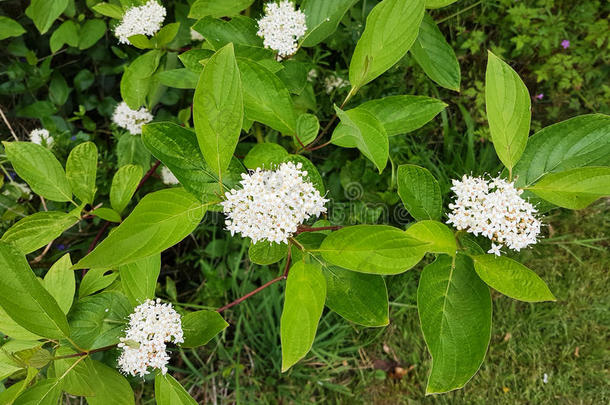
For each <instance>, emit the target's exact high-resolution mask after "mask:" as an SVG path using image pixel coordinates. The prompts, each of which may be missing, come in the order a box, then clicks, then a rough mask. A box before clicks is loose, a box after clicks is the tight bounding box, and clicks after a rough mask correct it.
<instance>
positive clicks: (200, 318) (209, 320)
mask: <svg viewBox="0 0 610 405" xmlns="http://www.w3.org/2000/svg"><path fill="white" fill-rule="evenodd" d="M227 326H229V324H228V323H227V322H226V321H225V320H224V319H222V316H220V314H219V313H218V312H216V311H207V310H201V311H195V312H189V313H188V314H186V315H184V316H183V317H182V331H183V332H184V343H182V345H181V346H182V347H198V346H202V345H204V344H206V343H208V342H209V341H210V340H212V338H213V337H214V336H216V335H218V334H219V333H220V332H222V331H223V330H224V329H225V328H226V327H227Z"/></svg>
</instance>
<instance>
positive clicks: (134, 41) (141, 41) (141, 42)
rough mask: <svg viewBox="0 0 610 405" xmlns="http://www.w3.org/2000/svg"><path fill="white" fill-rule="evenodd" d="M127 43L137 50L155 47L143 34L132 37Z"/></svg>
mask: <svg viewBox="0 0 610 405" xmlns="http://www.w3.org/2000/svg"><path fill="white" fill-rule="evenodd" d="M127 39H128V40H129V43H130V44H131V45H133V46H135V47H136V48H138V49H152V48H154V47H155V43H154V41H153V40H152V39H151V38H148V37H147V36H146V35H144V34H136V35H132V36H130V37H129V38H127Z"/></svg>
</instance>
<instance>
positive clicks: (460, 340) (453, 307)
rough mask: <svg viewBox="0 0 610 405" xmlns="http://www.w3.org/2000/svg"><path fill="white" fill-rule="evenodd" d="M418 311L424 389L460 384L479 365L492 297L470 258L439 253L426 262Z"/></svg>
mask: <svg viewBox="0 0 610 405" xmlns="http://www.w3.org/2000/svg"><path fill="white" fill-rule="evenodd" d="M417 310H418V312H419V320H420V322H421V328H422V332H423V333H424V339H425V341H426V345H427V346H428V350H429V351H430V354H431V355H432V369H431V370H430V376H429V378H428V385H427V387H426V394H436V393H441V392H447V391H451V390H454V389H458V388H462V387H463V386H464V384H466V383H467V382H468V380H470V379H471V378H472V376H473V375H474V374H475V373H476V372H477V371H478V370H479V367H480V366H481V363H482V362H483V359H484V358H485V353H486V352H487V346H488V345H489V339H490V337H491V296H490V294H489V288H488V287H487V286H486V285H485V283H483V282H482V281H481V279H479V277H478V276H477V274H476V273H475V271H474V268H473V266H472V260H470V258H468V257H467V256H464V255H461V254H460V255H457V257H456V258H454V259H453V260H452V258H451V257H449V256H445V255H442V256H439V257H438V258H437V259H436V261H434V263H432V264H429V265H427V266H426V267H425V268H424V270H423V271H422V273H421V277H420V279H419V287H418V288H417Z"/></svg>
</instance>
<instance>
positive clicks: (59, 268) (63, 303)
mask: <svg viewBox="0 0 610 405" xmlns="http://www.w3.org/2000/svg"><path fill="white" fill-rule="evenodd" d="M71 267H72V261H71V260H70V254H69V253H66V254H65V255H63V256H62V257H61V259H59V260H58V261H56V262H55V263H54V264H53V266H51V268H50V269H49V271H48V272H47V274H45V276H44V281H43V285H44V288H45V289H46V290H47V291H48V292H49V293H50V294H51V295H52V296H53V298H55V301H57V305H59V307H60V308H61V310H62V311H63V313H64V314H67V313H68V311H70V308H71V307H72V301H73V300H74V292H75V291H76V280H75V279H74V270H72V268H71Z"/></svg>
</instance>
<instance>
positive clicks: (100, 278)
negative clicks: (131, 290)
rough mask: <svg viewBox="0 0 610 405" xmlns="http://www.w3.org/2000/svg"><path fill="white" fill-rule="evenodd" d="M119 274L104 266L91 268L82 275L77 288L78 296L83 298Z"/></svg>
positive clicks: (101, 288) (102, 287)
mask: <svg viewBox="0 0 610 405" xmlns="http://www.w3.org/2000/svg"><path fill="white" fill-rule="evenodd" d="M118 276H119V274H118V273H117V272H114V271H111V270H108V269H106V268H97V269H91V270H89V271H88V272H87V274H85V276H84V277H83V279H82V281H81V283H80V286H79V288H78V297H79V298H83V297H86V296H87V295H91V294H93V293H96V292H98V291H100V290H103V289H104V288H106V287H108V286H109V285H110V284H112V283H113V282H114V280H116V279H117V277H118Z"/></svg>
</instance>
